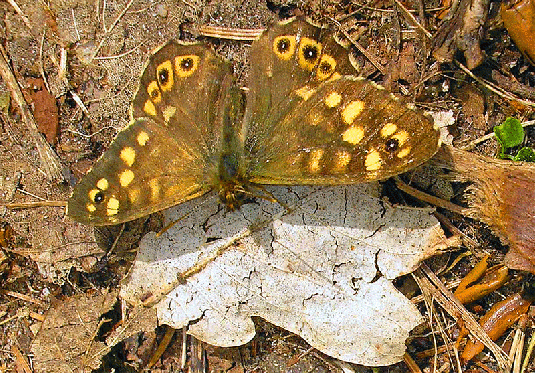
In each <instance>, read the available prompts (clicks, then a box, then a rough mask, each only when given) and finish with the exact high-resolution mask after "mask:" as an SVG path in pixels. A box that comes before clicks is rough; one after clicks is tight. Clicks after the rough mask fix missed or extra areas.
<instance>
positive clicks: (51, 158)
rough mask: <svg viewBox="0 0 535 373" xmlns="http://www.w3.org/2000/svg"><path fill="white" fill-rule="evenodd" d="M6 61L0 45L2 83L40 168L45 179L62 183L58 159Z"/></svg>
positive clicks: (5, 55) (62, 178) (62, 177)
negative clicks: (34, 148) (24, 126)
mask: <svg viewBox="0 0 535 373" xmlns="http://www.w3.org/2000/svg"><path fill="white" fill-rule="evenodd" d="M7 61H8V58H7V54H6V52H5V50H4V47H3V46H2V45H0V74H2V78H3V80H4V82H6V84H7V86H8V88H9V90H10V91H11V96H12V97H13V101H15V102H16V103H17V105H18V107H19V109H20V112H21V115H22V118H23V120H24V123H25V124H26V126H27V128H28V130H29V133H30V136H31V137H32V139H33V141H34V143H35V146H36V148H37V152H38V154H39V160H40V164H41V168H42V169H43V170H44V173H45V175H46V177H47V178H48V179H49V180H50V181H58V182H61V181H64V180H65V178H64V176H63V173H62V166H61V162H60V161H59V158H58V156H57V155H56V153H55V152H54V150H52V148H51V147H50V145H49V144H48V143H47V142H46V140H45V139H44V137H43V135H41V133H39V129H38V128H37V123H36V121H35V118H34V116H33V114H32V112H31V111H30V108H29V106H28V103H27V102H26V100H25V99H24V96H23V94H22V91H21V89H20V86H19V84H18V82H17V79H16V78H15V75H14V74H13V72H12V71H11V68H10V66H9V64H8V62H7Z"/></svg>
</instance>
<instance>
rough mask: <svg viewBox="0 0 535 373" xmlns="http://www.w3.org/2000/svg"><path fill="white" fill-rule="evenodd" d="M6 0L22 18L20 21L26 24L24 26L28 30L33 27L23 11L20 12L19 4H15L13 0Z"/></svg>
mask: <svg viewBox="0 0 535 373" xmlns="http://www.w3.org/2000/svg"><path fill="white" fill-rule="evenodd" d="M7 2H8V3H9V4H11V6H12V7H13V8H15V11H16V12H17V13H18V14H19V16H20V18H22V21H23V22H24V24H25V25H26V27H28V28H29V29H30V30H32V29H33V27H32V25H31V24H30V21H28V18H27V17H26V16H25V15H24V13H23V12H22V10H21V9H20V8H19V6H18V5H17V3H16V2H15V0H7Z"/></svg>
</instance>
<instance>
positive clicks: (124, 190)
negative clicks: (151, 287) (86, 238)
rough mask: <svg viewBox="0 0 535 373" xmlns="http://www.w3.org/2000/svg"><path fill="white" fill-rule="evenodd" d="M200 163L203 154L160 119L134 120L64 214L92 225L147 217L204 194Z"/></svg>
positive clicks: (202, 161) (82, 186) (96, 166)
mask: <svg viewBox="0 0 535 373" xmlns="http://www.w3.org/2000/svg"><path fill="white" fill-rule="evenodd" d="M154 144H158V145H157V146H154ZM204 167H205V159H204V157H203V155H201V154H199V153H198V152H197V151H196V150H195V149H192V148H191V147H189V145H188V144H187V143H186V142H184V141H180V139H176V138H173V137H170V136H168V133H167V131H166V129H165V127H164V126H162V125H161V123H159V122H156V121H155V120H153V119H150V118H139V119H136V120H134V121H133V122H132V123H131V124H130V125H129V126H128V127H126V128H125V129H123V130H122V131H121V132H120V133H119V134H118V135H117V137H116V139H115V140H114V141H113V142H112V144H111V145H110V147H109V149H108V150H107V151H106V153H105V156H103V157H102V158H101V159H99V161H97V163H96V164H95V165H94V166H93V168H92V169H91V171H89V173H87V174H86V175H85V176H84V178H83V179H82V181H80V182H79V183H78V185H77V186H76V188H75V190H74V192H73V195H72V196H71V198H70V199H69V204H68V214H69V215H70V216H71V217H72V218H74V219H75V220H77V221H79V222H83V223H88V224H96V225H106V224H117V223H120V222H124V221H128V220H133V219H135V218H139V217H142V216H144V215H148V214H150V213H153V212H156V211H159V210H162V209H164V208H167V207H171V206H174V205H176V204H178V203H180V202H184V201H186V200H188V199H191V198H194V197H197V196H199V195H202V194H204V193H205V192H207V191H208V190H209V188H208V186H207V185H206V183H205V182H204V181H203V170H204ZM155 170H157V171H155Z"/></svg>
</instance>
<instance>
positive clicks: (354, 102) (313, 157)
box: [245, 20, 440, 185]
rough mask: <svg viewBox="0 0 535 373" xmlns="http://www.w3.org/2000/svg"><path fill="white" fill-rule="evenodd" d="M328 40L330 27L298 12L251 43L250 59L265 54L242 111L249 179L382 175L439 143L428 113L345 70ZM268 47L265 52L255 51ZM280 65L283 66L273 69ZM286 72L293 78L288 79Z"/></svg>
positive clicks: (306, 180) (336, 179)
mask: <svg viewBox="0 0 535 373" xmlns="http://www.w3.org/2000/svg"><path fill="white" fill-rule="evenodd" d="M292 30H293V31H292ZM292 32H294V34H292ZM281 40H285V41H284V42H282V43H281ZM294 40H295V45H293V44H292V43H294ZM333 40H334V39H333V37H332V34H330V33H324V32H323V31H322V30H321V29H319V28H316V27H315V26H312V25H309V24H307V23H306V22H304V21H301V20H296V21H293V22H292V23H290V24H283V25H281V26H276V27H274V28H272V29H270V30H269V31H268V32H267V33H264V34H263V35H262V36H261V37H260V39H259V40H257V41H256V42H255V45H253V48H252V53H253V54H252V56H251V60H252V61H253V63H254V62H255V61H258V60H260V61H267V62H266V63H265V64H264V63H262V62H261V63H260V67H257V68H256V69H254V70H253V74H252V75H251V76H250V79H251V84H252V87H253V88H251V90H250V93H249V97H248V101H247V108H246V114H245V118H246V122H245V123H246V127H247V140H246V144H245V153H246V154H247V155H248V160H247V163H248V174H249V177H250V180H251V181H252V182H254V183H261V184H287V185H291V184H324V185H333V184H351V183H358V182H365V181H372V180H381V179H386V178H388V177H391V176H393V175H396V174H399V173H402V172H405V171H408V170H409V169H411V168H414V167H416V166H418V165H419V164H421V163H423V162H425V161H426V160H427V159H429V158H430V157H431V156H432V155H433V154H435V152H436V151H437V149H438V146H439V141H440V140H439V132H438V130H437V129H436V128H434V125H433V121H432V119H430V118H428V117H427V116H424V115H422V114H421V113H418V112H416V111H415V110H412V109H410V108H408V107H407V106H405V105H403V104H402V103H400V102H399V101H398V100H397V99H396V98H395V97H394V96H393V95H391V94H389V93H388V92H386V91H385V90H384V88H382V87H380V86H378V85H377V84H374V83H372V82H368V81H366V80H364V79H359V78H356V77H354V76H352V75H348V74H349V73H348V72H349V71H350V65H349V63H348V52H347V50H345V49H344V48H343V47H342V46H339V45H337V44H336V43H334V42H333ZM266 50H270V51H271V56H270V57H269V58H268V57H267V56H264V55H262V59H260V58H259V57H257V56H256V55H255V54H254V53H258V54H259V55H260V54H262V53H265V51H266ZM257 51H258V52H257ZM260 51H263V52H260ZM279 70H283V71H287V72H288V73H287V74H286V75H285V74H284V73H275V72H276V71H279ZM281 77H282V79H283V80H281ZM291 77H295V80H293V81H291V83H289V84H287V83H286V81H289V80H291V79H290V78H291ZM258 81H264V83H262V84H261V85H258ZM261 86H265V87H268V89H266V90H264V91H261V90H260V87H261ZM281 92H282V93H281Z"/></svg>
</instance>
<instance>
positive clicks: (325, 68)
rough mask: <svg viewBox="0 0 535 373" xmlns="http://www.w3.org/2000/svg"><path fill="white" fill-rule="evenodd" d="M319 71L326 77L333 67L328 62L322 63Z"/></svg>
mask: <svg viewBox="0 0 535 373" xmlns="http://www.w3.org/2000/svg"><path fill="white" fill-rule="evenodd" d="M319 69H320V71H321V73H322V74H325V75H326V74H329V73H330V72H331V71H332V69H333V66H332V65H331V64H330V63H329V62H327V61H323V62H322V63H320V66H319Z"/></svg>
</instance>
